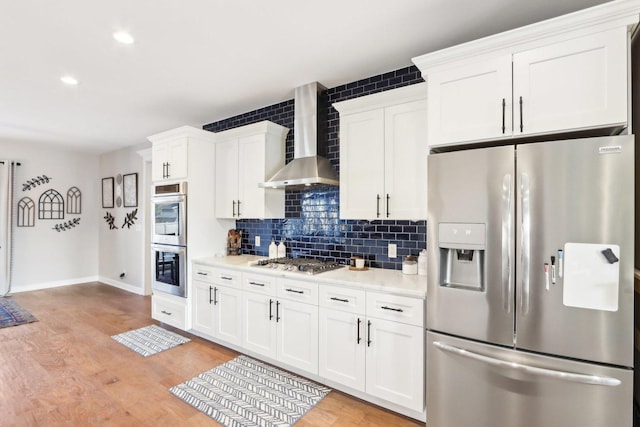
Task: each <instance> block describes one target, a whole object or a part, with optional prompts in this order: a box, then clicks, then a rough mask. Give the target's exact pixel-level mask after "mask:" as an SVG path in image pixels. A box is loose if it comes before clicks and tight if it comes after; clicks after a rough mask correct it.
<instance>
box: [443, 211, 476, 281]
mask: <svg viewBox="0 0 640 427" xmlns="http://www.w3.org/2000/svg"><path fill="white" fill-rule="evenodd" d="M438 248H439V257H440V277H439V280H440V286H446V287H451V288H461V289H469V290H475V291H483V290H484V287H485V274H484V272H485V252H486V224H463V223H440V224H438Z"/></svg>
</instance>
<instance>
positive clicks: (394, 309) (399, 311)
mask: <svg viewBox="0 0 640 427" xmlns="http://www.w3.org/2000/svg"><path fill="white" fill-rule="evenodd" d="M380 308H381V309H383V310H391V311H397V312H398V313H402V312H403V311H404V310H402V309H401V308H393V307H387V306H386V305H383V306H382V307H380Z"/></svg>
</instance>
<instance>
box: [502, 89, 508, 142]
mask: <svg viewBox="0 0 640 427" xmlns="http://www.w3.org/2000/svg"><path fill="white" fill-rule="evenodd" d="M506 107H507V106H506V102H505V99H504V98H502V133H503V134H504V132H505V130H506V128H505V123H504V115H505V110H506Z"/></svg>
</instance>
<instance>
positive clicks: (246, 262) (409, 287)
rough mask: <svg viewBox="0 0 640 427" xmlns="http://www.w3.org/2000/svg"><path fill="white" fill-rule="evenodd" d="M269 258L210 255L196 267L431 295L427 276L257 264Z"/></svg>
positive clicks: (405, 293) (390, 291) (413, 294)
mask: <svg viewBox="0 0 640 427" xmlns="http://www.w3.org/2000/svg"><path fill="white" fill-rule="evenodd" d="M265 258H266V257H260V256H254V255H239V256H210V257H203V258H197V259H194V260H193V262H194V263H196V264H201V265H207V266H212V267H221V268H232V269H234V270H240V271H243V272H248V273H256V274H264V275H269V276H276V277H286V278H290V279H298V280H304V281H312V282H317V283H318V284H319V285H322V284H323V283H326V284H337V285H341V286H347V287H352V288H357V289H363V290H373V291H379V292H385V293H390V294H396V295H404V296H409V297H415V298H422V299H425V298H426V295H427V276H418V275H405V274H402V272H401V271H400V270H388V269H383V268H369V269H368V270H365V271H352V270H349V268H348V267H347V266H345V267H343V268H339V269H336V270H331V271H326V272H324V273H320V274H316V275H313V276H312V275H307V274H301V273H297V272H290V271H279V270H271V269H268V268H260V267H256V266H254V265H251V263H255V262H256V261H258V260H260V259H265Z"/></svg>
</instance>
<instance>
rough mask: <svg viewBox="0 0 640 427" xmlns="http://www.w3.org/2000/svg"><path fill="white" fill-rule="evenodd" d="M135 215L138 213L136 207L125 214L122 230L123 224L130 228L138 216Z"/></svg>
mask: <svg viewBox="0 0 640 427" xmlns="http://www.w3.org/2000/svg"><path fill="white" fill-rule="evenodd" d="M136 215H138V209H134V210H132V211H131V213H128V214H126V216H125V218H124V223H123V224H122V229H123V230H124V227H125V225H126V226H127V228H131V226H132V225H133V224H134V223H135V222H136V220H137V219H138V217H137V216H136Z"/></svg>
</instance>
